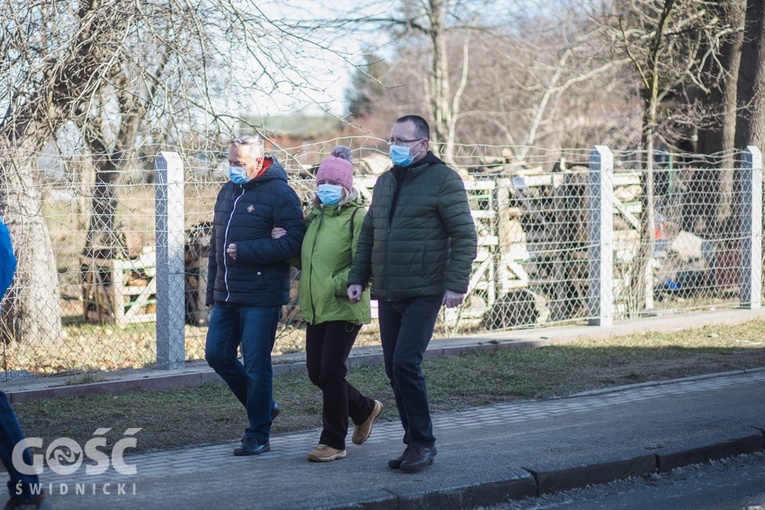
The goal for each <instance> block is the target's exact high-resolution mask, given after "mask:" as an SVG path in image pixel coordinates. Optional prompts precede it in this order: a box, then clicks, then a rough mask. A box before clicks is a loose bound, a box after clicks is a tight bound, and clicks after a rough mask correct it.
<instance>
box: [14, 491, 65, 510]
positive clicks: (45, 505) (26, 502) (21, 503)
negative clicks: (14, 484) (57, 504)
mask: <svg viewBox="0 0 765 510" xmlns="http://www.w3.org/2000/svg"><path fill="white" fill-rule="evenodd" d="M52 508H53V505H51V504H50V501H48V500H47V499H45V491H40V494H39V495H38V496H36V497H34V498H32V499H11V500H10V501H8V503H6V504H5V510H51V509H52Z"/></svg>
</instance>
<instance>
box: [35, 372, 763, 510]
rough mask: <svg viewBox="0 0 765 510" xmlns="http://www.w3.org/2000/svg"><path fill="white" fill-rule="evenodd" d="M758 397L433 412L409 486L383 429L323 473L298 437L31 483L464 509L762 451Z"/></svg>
mask: <svg viewBox="0 0 765 510" xmlns="http://www.w3.org/2000/svg"><path fill="white" fill-rule="evenodd" d="M764 385H765V371H763V370H760V371H749V372H740V373H734V374H727V375H723V376H719V377H707V378H704V379H698V378H694V379H691V380H680V381H675V382H673V383H672V384H664V385H661V386H647V387H646V386H644V387H632V388H624V389H619V390H616V391H612V392H609V393H601V394H595V395H589V396H578V397H571V398H561V399H556V400H545V401H527V402H516V403H506V404H498V405H493V406H486V407H478V408H469V409H466V410H463V411H454V412H447V413H437V414H434V432H435V434H436V437H437V439H438V440H437V447H438V456H437V457H436V460H435V463H434V464H433V466H430V467H428V468H426V469H424V470H423V471H421V472H419V473H414V474H406V473H400V472H398V471H394V470H390V469H388V467H387V460H388V459H389V458H392V457H396V456H398V455H399V454H400V453H401V451H402V450H403V447H404V445H403V444H402V443H401V437H402V431H401V429H400V424H399V423H398V422H397V421H396V420H394V421H390V422H382V423H379V424H377V425H376V426H375V430H374V433H373V435H372V437H371V438H370V439H369V440H368V441H367V443H365V444H364V445H361V446H356V445H353V444H349V447H348V458H347V459H345V460H342V461H336V462H332V463H326V464H317V463H310V462H308V461H307V459H306V453H307V452H308V451H309V450H310V449H311V448H312V447H313V446H314V445H315V443H316V441H317V439H318V431H308V432H301V433H295V434H284V435H279V436H275V437H273V438H272V451H271V452H269V453H266V454H264V455H262V456H258V457H244V458H236V457H234V456H233V455H232V454H231V450H232V448H233V447H234V446H235V445H234V444H217V445H208V446H199V447H193V448H184V449H178V450H172V451H160V452H151V453H144V454H139V455H135V456H131V457H129V458H128V459H127V460H126V462H127V463H128V464H131V465H135V467H136V473H135V475H132V476H128V475H120V474H119V473H116V472H114V471H113V470H111V469H110V470H109V471H108V472H106V473H104V474H102V475H97V476H87V475H85V474H84V473H83V472H82V470H80V471H78V472H75V473H73V474H69V475H56V474H55V473H53V472H51V471H47V472H46V473H44V475H43V477H42V481H43V482H44V483H48V484H52V485H51V488H52V490H51V491H50V492H52V500H53V501H54V502H55V505H56V508H58V509H75V508H76V509H82V510H87V509H91V508H93V509H96V508H106V507H109V508H115V509H129V508H136V509H138V508H140V509H152V508H179V509H180V508H183V509H187V510H194V509H209V508H227V509H229V508H230V509H254V508H268V509H271V508H276V509H282V508H284V509H288V508H289V509H293V508H381V509H382V508H386V509H387V508H396V509H399V508H437V509H449V508H455V509H456V508H474V507H477V506H481V505H490V504H495V503H500V502H502V501H505V500H507V499H509V498H513V499H517V498H522V497H534V496H536V495H537V494H539V493H544V492H551V491H557V490H561V489H565V488H570V487H578V486H584V485H588V484H591V483H602V482H606V481H611V480H614V479H619V478H623V477H626V476H634V475H641V474H645V473H646V472H654V471H656V470H658V469H659V463H660V459H661V458H665V459H667V460H666V462H669V461H670V460H672V459H675V462H678V463H682V462H685V461H688V460H693V461H703V460H708V459H706V458H707V457H709V458H717V457H718V456H719V455H721V454H725V455H734V454H737V453H743V452H745V451H750V450H752V449H757V448H758V446H759V447H760V449H761V448H762V445H763V444H765V440H763V439H762V431H761V430H760V429H759V428H758V427H759V426H761V425H762V423H763V422H762V416H765V399H763V398H762V397H761V395H762V388H763V386H764ZM392 412H393V411H392V410H386V415H388V416H390V414H391V413H392ZM137 437H138V440H139V441H140V434H139V435H138V436H137ZM683 455H684V457H683ZM107 483H108V484H110V485H109V486H108V490H109V492H110V494H104V493H103V492H104V486H105V484H107ZM119 483H122V484H123V492H124V493H123V494H116V491H117V488H118V484H119ZM77 484H83V491H84V492H85V494H77V493H76V488H77ZM64 486H65V487H66V491H67V494H61V492H62V491H61V488H62V487H64ZM93 491H95V492H96V494H92V492H93Z"/></svg>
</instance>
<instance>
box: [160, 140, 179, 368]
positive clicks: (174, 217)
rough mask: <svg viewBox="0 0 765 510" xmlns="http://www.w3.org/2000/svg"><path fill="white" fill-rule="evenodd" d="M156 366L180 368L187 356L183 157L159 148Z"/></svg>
mask: <svg viewBox="0 0 765 510" xmlns="http://www.w3.org/2000/svg"><path fill="white" fill-rule="evenodd" d="M155 191H156V193H155V209H154V210H155V221H156V236H157V276H156V280H157V367H158V368H161V369H165V370H171V369H176V368H183V366H184V364H185V360H186V342H185V324H186V321H185V313H186V302H185V288H184V268H185V266H184V262H183V250H184V221H183V218H184V214H183V209H184V207H183V161H182V160H181V157H180V156H179V155H178V153H176V152H162V153H161V155H160V156H159V157H158V158H157V161H156V188H155Z"/></svg>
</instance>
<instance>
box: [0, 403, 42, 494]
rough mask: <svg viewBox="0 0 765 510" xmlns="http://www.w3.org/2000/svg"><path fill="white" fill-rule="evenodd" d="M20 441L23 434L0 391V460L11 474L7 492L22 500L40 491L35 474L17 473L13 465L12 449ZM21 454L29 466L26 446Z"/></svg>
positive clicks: (30, 459) (29, 459) (29, 456)
mask: <svg viewBox="0 0 765 510" xmlns="http://www.w3.org/2000/svg"><path fill="white" fill-rule="evenodd" d="M20 441H24V434H23V433H22V432H21V427H20V426H19V420H18V419H16V414H15V413H14V412H13V409H11V404H10V403H9V402H8V398H7V397H6V396H5V393H3V392H2V391H0V460H2V461H3V465H5V469H6V470H8V474H9V475H11V479H10V481H9V482H8V493H9V494H10V496H11V499H22V500H23V499H30V498H32V497H33V495H35V494H39V493H40V492H39V490H40V485H39V483H40V481H39V480H38V478H37V475H23V474H21V473H19V471H18V470H17V469H16V467H15V466H14V465H13V449H14V448H15V447H16V444H18V443H19V442H20ZM23 455H24V463H25V464H26V465H28V466H31V465H32V456H31V455H30V453H29V449H28V448H25V449H24V454H23ZM18 482H21V485H19V486H18V487H17V484H18ZM19 491H20V492H21V493H19Z"/></svg>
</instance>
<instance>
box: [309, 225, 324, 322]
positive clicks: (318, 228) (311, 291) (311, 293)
mask: <svg viewBox="0 0 765 510" xmlns="http://www.w3.org/2000/svg"><path fill="white" fill-rule="evenodd" d="M314 221H316V220H314ZM323 225H324V210H322V211H321V216H319V226H318V227H316V235H315V236H313V245H312V246H311V260H309V261H308V300H309V301H310V302H311V321H315V320H316V307H315V306H314V304H313V252H314V251H315V250H316V243H317V242H318V241H319V234H320V233H321V227H322V226H323ZM312 323H313V322H312Z"/></svg>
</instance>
